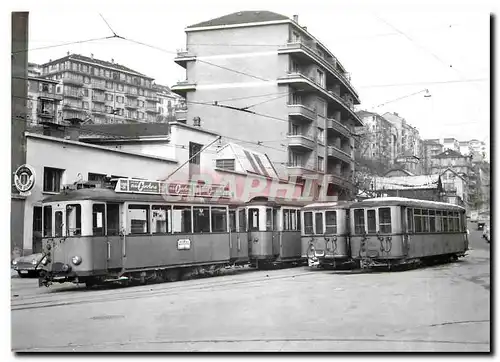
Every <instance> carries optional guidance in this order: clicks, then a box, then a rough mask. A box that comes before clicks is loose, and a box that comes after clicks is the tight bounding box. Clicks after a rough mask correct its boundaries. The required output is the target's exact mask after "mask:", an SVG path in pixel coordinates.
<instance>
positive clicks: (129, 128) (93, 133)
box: [28, 123, 170, 139]
mask: <svg viewBox="0 0 500 362" xmlns="http://www.w3.org/2000/svg"><path fill="white" fill-rule="evenodd" d="M63 127H64V125H63ZM43 129H44V127H43V126H40V125H34V126H29V127H28V131H29V132H32V133H37V134H43ZM72 129H74V127H71V128H67V127H66V128H65V129H64V134H65V136H69V132H70V131H71V130H72ZM169 134H170V125H169V124H168V123H115V124H83V125H81V126H80V139H118V138H127V139H131V138H132V139H133V138H140V137H151V136H166V135H169Z"/></svg>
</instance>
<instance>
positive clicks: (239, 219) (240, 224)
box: [238, 209, 247, 233]
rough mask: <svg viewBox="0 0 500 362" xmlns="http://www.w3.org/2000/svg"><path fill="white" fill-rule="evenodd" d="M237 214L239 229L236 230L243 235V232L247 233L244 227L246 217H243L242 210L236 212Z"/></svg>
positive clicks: (243, 211) (245, 226) (243, 212)
mask: <svg viewBox="0 0 500 362" xmlns="http://www.w3.org/2000/svg"><path fill="white" fill-rule="evenodd" d="M238 214H239V218H238V222H239V225H238V226H239V228H238V231H239V232H240V233H243V232H245V231H247V225H246V216H245V210H244V209H242V210H240V211H239V212H238Z"/></svg>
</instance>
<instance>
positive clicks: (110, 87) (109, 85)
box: [106, 81, 113, 89]
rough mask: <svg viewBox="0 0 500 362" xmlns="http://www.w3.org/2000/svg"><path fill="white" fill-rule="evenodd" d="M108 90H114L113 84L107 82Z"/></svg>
mask: <svg viewBox="0 0 500 362" xmlns="http://www.w3.org/2000/svg"><path fill="white" fill-rule="evenodd" d="M106 88H107V89H113V82H109V81H106Z"/></svg>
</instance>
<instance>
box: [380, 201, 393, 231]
mask: <svg viewBox="0 0 500 362" xmlns="http://www.w3.org/2000/svg"><path fill="white" fill-rule="evenodd" d="M378 226H379V231H380V232H381V233H383V234H390V233H392V226H391V209H390V208H389V207H383V208H380V209H378Z"/></svg>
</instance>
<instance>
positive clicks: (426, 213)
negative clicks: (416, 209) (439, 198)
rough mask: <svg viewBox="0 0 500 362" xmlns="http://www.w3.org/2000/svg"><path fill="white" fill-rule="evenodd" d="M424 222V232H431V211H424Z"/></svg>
mask: <svg viewBox="0 0 500 362" xmlns="http://www.w3.org/2000/svg"><path fill="white" fill-rule="evenodd" d="M422 222H423V229H422V231H423V232H424V233H428V232H429V210H422Z"/></svg>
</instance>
